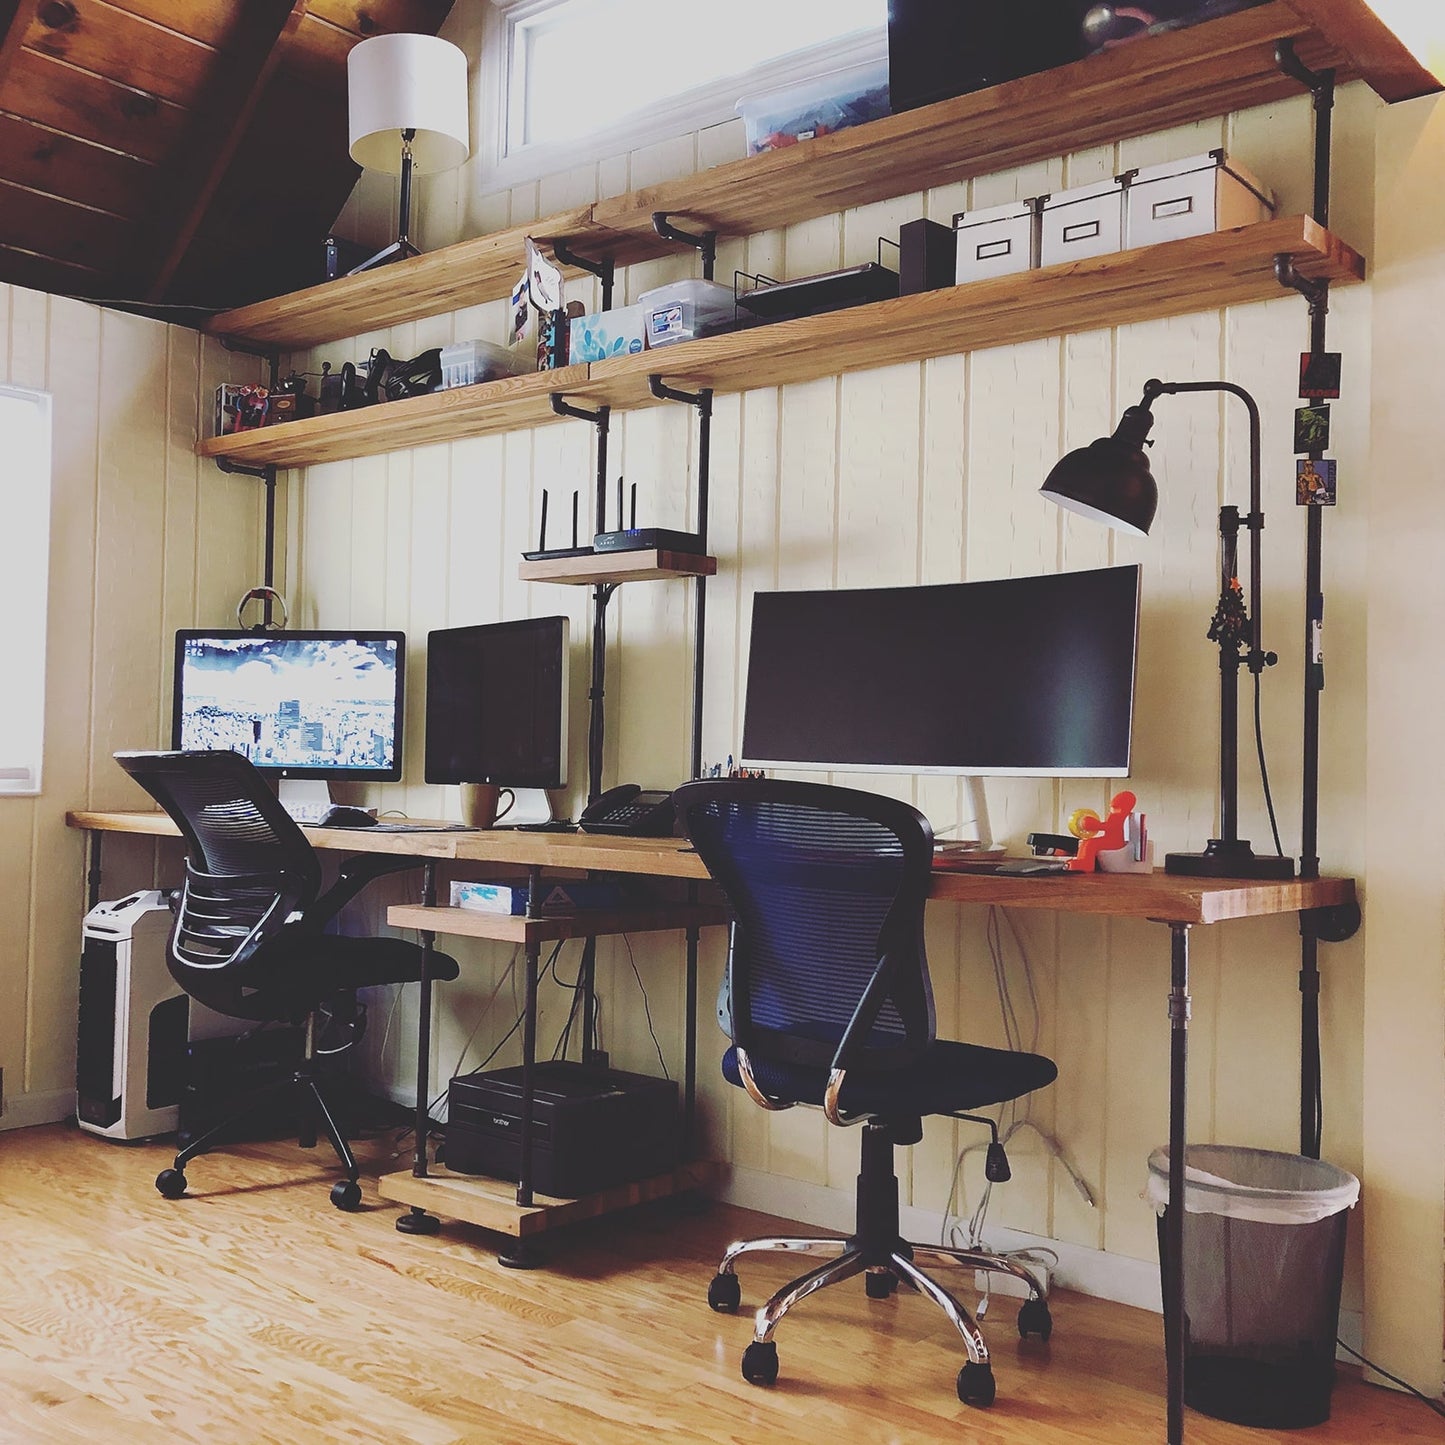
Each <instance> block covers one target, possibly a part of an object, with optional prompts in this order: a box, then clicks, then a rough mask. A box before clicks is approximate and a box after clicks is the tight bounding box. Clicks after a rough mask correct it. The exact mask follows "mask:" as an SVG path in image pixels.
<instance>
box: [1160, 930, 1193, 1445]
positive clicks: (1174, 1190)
mask: <svg viewBox="0 0 1445 1445" xmlns="http://www.w3.org/2000/svg"><path fill="white" fill-rule="evenodd" d="M1169 934H1170V978H1169V1206H1168V1212H1167V1219H1168V1223H1167V1226H1166V1244H1167V1249H1168V1253H1169V1256H1170V1258H1171V1260H1172V1261H1173V1268H1172V1270H1169V1271H1166V1277H1165V1288H1164V1316H1165V1330H1164V1337H1165V1346H1166V1351H1167V1365H1168V1372H1169V1385H1168V1440H1169V1445H1183V1440H1184V1353H1185V1352H1184V1344H1185V1339H1184V1333H1185V1330H1184V1321H1185V1314H1184V1304H1185V1301H1184V1150H1185V1142H1184V1136H1185V1107H1186V1104H1187V1102H1188V1097H1187V1085H1188V1072H1189V1009H1190V1004H1189V925H1188V924H1187V923H1171V924H1170V925H1169ZM1171 1321H1172V1328H1171V1325H1170V1322H1171Z"/></svg>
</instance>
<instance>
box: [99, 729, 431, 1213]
mask: <svg viewBox="0 0 1445 1445" xmlns="http://www.w3.org/2000/svg"><path fill="white" fill-rule="evenodd" d="M115 760H116V762H118V763H119V764H120V765H121V767H123V768H124V769H125V770H126V772H128V773H129V774H130V775H131V777H133V778H134V779H135V780H136V782H138V783H139V784H140V785H141V787H143V788H144V789H145V790H146V791H147V792H148V793H149V794H150V795H151V796H152V797H153V798H154V799H155V800H156V802H158V803H159V804H160V805H161V807H162V808H164V809H165V811H166V812H167V813H169V814H170V815H171V817H172V818H173V819H174V820H175V822H176V826H177V827H178V828H179V829H180V830H181V834H182V836H183V837H184V838H185V840H186V881H185V887H184V889H183V890H182V892H181V895H180V900H179V903H178V904H177V905H176V908H175V913H176V920H175V924H174V925H173V927H172V929H171V937H170V945H169V948H168V951H167V957H166V962H167V964H168V966H169V968H170V971H171V975H172V977H173V978H174V979H175V980H176V982H177V983H179V984H180V986H181V987H182V988H183V989H185V991H186V992H187V993H188V994H189V995H190V996H191V997H192V998H194V999H197V1000H198V1001H199V1002H201V1003H203V1004H205V1005H206V1007H207V1008H211V1009H214V1010H215V1011H216V1012H217V1013H221V1014H226V1015H227V1016H229V1017H231V1018H238V1019H252V1020H255V1021H256V1022H258V1023H288V1024H292V1025H299V1024H304V1025H305V1029H306V1034H305V1046H304V1049H303V1054H302V1059H301V1062H300V1064H299V1066H298V1067H297V1069H296V1072H295V1074H294V1076H293V1077H291V1078H289V1079H285V1080H282V1081H280V1082H279V1083H276V1084H273V1085H271V1086H270V1087H268V1088H266V1089H263V1090H261V1091H259V1092H258V1094H257V1095H256V1096H255V1098H254V1099H253V1100H252V1101H251V1104H250V1105H249V1107H248V1108H247V1109H245V1110H244V1111H243V1112H242V1113H241V1114H240V1115H238V1116H236V1117H234V1118H230V1119H227V1120H226V1121H225V1122H223V1123H221V1124H218V1125H217V1126H216V1127H215V1128H213V1129H209V1130H207V1131H206V1132H205V1133H204V1134H202V1135H201V1136H200V1137H199V1138H197V1139H194V1140H192V1141H190V1142H189V1143H187V1144H186V1145H185V1147H184V1148H182V1149H181V1151H180V1153H178V1154H177V1155H176V1161H175V1163H174V1165H172V1166H171V1167H170V1168H169V1169H163V1170H162V1171H161V1172H160V1174H159V1175H157V1176H156V1188H157V1189H158V1190H160V1192H161V1193H162V1194H163V1195H165V1197H166V1198H167V1199H179V1198H180V1196H181V1195H182V1194H184V1193H185V1190H186V1176H185V1167H186V1165H187V1163H189V1162H190V1160H192V1159H193V1158H195V1156H196V1155H197V1154H204V1153H206V1152H207V1151H208V1150H209V1149H210V1148H211V1147H212V1145H213V1144H214V1143H216V1142H217V1141H218V1140H219V1139H220V1138H221V1137H222V1136H223V1135H224V1134H226V1133H227V1132H229V1131H230V1130H231V1129H233V1128H234V1126H235V1125H236V1124H237V1123H238V1122H240V1119H242V1118H244V1117H245V1116H246V1115H247V1114H249V1113H251V1112H252V1111H253V1110H254V1109H256V1108H258V1107H259V1106H260V1105H262V1104H263V1103H265V1102H267V1101H268V1099H269V1098H270V1096H271V1095H272V1094H274V1093H275V1091H276V1090H277V1089H279V1088H291V1087H294V1088H296V1089H297V1090H298V1092H299V1094H300V1111H301V1128H300V1137H299V1142H300V1144H301V1146H302V1147H303V1148H310V1147H312V1146H313V1145H314V1144H315V1142H316V1124H317V1122H318V1121H319V1122H320V1123H321V1124H322V1126H323V1127H324V1128H325V1130H326V1136H327V1138H329V1139H330V1140H331V1147H332V1148H333V1149H335V1150H336V1155H337V1158H338V1159H340V1161H341V1165H342V1168H343V1169H345V1171H346V1178H345V1179H341V1180H338V1181H337V1183H336V1184H335V1185H334V1186H333V1187H332V1190H331V1202H332V1203H333V1204H334V1205H335V1206H336V1207H337V1208H338V1209H355V1208H357V1206H358V1205H359V1204H360V1203H361V1186H360V1185H359V1184H358V1183H357V1182H356V1179H357V1168H356V1160H355V1158H354V1157H353V1156H352V1153H351V1149H350V1146H349V1145H348V1144H347V1142H346V1139H345V1138H344V1136H343V1135H342V1133H341V1130H340V1129H339V1128H338V1127H337V1124H336V1120H335V1118H334V1116H333V1115H332V1112H331V1109H330V1108H329V1107H328V1105H327V1102H326V1099H325V1096H324V1095H323V1093H322V1090H321V1086H320V1083H319V1081H318V1079H317V1076H316V1044H317V1027H318V1018H319V1017H320V1016H321V1015H322V1012H323V1008H324V1007H325V1005H327V1004H328V1002H330V1001H332V1000H335V999H338V998H347V997H350V996H351V995H352V994H353V993H354V990H356V989H359V988H370V987H373V986H375V985H377V984H388V983H411V982H414V981H416V980H418V979H420V978H421V976H422V961H423V957H424V955H423V953H422V950H421V948H419V947H418V946H417V945H416V944H414V943H407V942H405V941H404V940H402V939H399V938H347V937H343V936H341V935H339V934H331V933H326V932H324V931H323V930H324V929H325V927H326V925H327V923H329V922H330V921H331V920H332V919H333V918H335V917H336V915H337V913H339V912H340V910H341V908H342V906H343V905H344V904H346V903H347V902H348V901H349V900H350V899H352V898H354V897H355V896H356V894H357V893H358V892H360V890H361V889H362V888H364V887H365V886H366V885H367V884H368V883H370V882H371V881H372V880H373V879H375V878H379V877H381V876H382V875H383V874H386V873H396V872H399V871H401V870H403V869H406V868H416V867H419V866H420V865H421V860H420V859H415V858H399V857H391V856H388V855H386V854H379V853H373V854H366V855H363V856H361V857H356V858H349V859H347V860H346V862H345V863H343V864H342V866H341V871H340V875H339V876H338V878H337V880H336V882H335V883H334V884H333V885H332V887H331V888H329V889H328V890H327V891H326V892H325V893H321V865H320V863H319V861H318V860H317V857H316V854H315V852H314V851H313V850H312V847H311V844H310V843H309V842H308V841H307V839H306V835H305V834H304V833H303V832H302V831H301V829H300V828H299V827H298V826H297V824H296V822H295V820H294V819H293V818H292V817H291V815H290V814H289V813H287V811H286V810H285V809H284V808H283V807H282V806H281V804H280V803H279V802H278V801H277V799H276V795H275V793H273V792H272V791H271V789H270V788H269V787H268V786H267V784H266V780H265V779H264V778H263V777H262V776H261V774H260V773H259V772H257V771H256V769H255V767H254V766H253V765H252V764H251V763H250V762H249V761H248V760H247V759H246V758H244V757H242V756H241V755H240V754H239V753H230V752H175V753H117V754H116V755H115ZM457 971H458V970H457V965H456V963H455V961H454V960H453V959H451V958H448V957H447V956H446V955H445V954H440V953H433V954H432V968H431V976H432V977H433V978H437V979H452V978H455V977H456V976H457Z"/></svg>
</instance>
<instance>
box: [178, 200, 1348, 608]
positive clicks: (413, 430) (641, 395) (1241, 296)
mask: <svg viewBox="0 0 1445 1445" xmlns="http://www.w3.org/2000/svg"><path fill="white" fill-rule="evenodd" d="M1278 255H1289V256H1291V257H1293V258H1294V262H1295V265H1296V267H1297V268H1298V269H1299V270H1300V271H1301V272H1303V273H1304V274H1305V275H1307V276H1312V277H1327V278H1328V279H1329V280H1330V281H1332V282H1335V283H1339V284H1349V283H1352V282H1357V281H1361V280H1363V279H1364V274H1365V263H1364V260H1363V258H1361V256H1360V255H1359V254H1358V253H1357V252H1355V251H1353V250H1351V249H1350V247H1348V246H1346V245H1345V244H1344V242H1343V241H1341V240H1339V238H1338V237H1336V236H1334V235H1332V234H1331V233H1330V232H1329V231H1326V230H1325V229H1324V228H1323V227H1322V226H1318V225H1316V224H1315V222H1314V221H1312V220H1310V219H1309V217H1307V216H1290V217H1285V218H1283V219H1281V220H1275V221H1263V222H1260V223H1259V224H1257V225H1253V226H1242V227H1240V228H1238V229H1237V230H1233V231H1220V232H1216V233H1214V234H1212V235H1208V236H1191V237H1189V238H1187V239H1185V240H1182V241H1166V242H1164V243H1162V244H1160V245H1157V246H1146V247H1142V248H1140V249H1139V250H1135V251H1122V252H1118V253H1116V254H1114V255H1110V256H1097V257H1093V258H1091V259H1090V260H1086V261H1074V262H1069V263H1067V264H1065V265H1062V266H1049V267H1045V268H1044V269H1043V270H1038V271H1026V272H1023V273H1021V274H1020V275H1016V276H1000V277H996V278H994V279H992V280H988V281H975V282H973V283H971V284H970V285H967V286H951V287H947V288H945V289H944V290H941V291H928V292H924V293H923V294H921V295H917V296H900V297H899V298H898V299H897V300H893V301H877V302H874V303H873V304H872V305H869V306H855V307H852V308H851V309H849V310H847V311H834V312H830V313H828V314H827V315H823V316H810V317H804V318H801V319H799V320H796V321H780V322H777V323H775V324H773V325H771V326H761V327H757V328H754V329H752V330H748V331H734V332H729V333H727V334H726V335H722V336H707V337H703V338H702V339H700V340H698V341H688V342H683V343H681V344H679V345H676V346H669V347H667V348H665V349H663V350H658V351H647V352H642V353H640V354H639V355H636V356H623V357H616V358H614V359H612V360H609V361H602V362H597V363H595V364H594V365H592V366H570V367H566V368H563V369H561V370H558V371H543V372H534V373H532V374H530V375H527V376H518V377H508V378H505V379H503V380H501V381H494V382H487V383H485V384H483V385H481V386H471V387H463V388H460V389H458V390H455V391H443V392H436V393H434V394H433V395H431V396H419V397H412V398H411V399H410V400H407V401H395V402H387V403H385V404H383V405H379V406H372V407H367V408H364V409H363V410H361V411H352V412H339V413H336V414H334V415H332V416H323V417H312V418H310V419H308V420H306V421H294V422H285V423H282V424H281V425H279V426H274V427H262V428H261V429H260V430H259V431H249V432H240V433H238V434H236V435H233V436H224V437H213V438H211V439H210V440H208V441H204V442H202V443H201V445H200V447H199V451H200V453H201V455H202V456H209V457H229V458H231V459H232V460H234V461H237V462H243V463H245V464H247V465H250V466H261V465H267V464H271V465H275V466H306V465H310V464H313V463H316V462H329V461H339V460H343V459H345V458H347V457H357V456H363V455H368V454H370V453H374V452H383V451H396V450H399V449H401V448H405V447H414V446H424V445H426V444H428V443H431V442H439V441H445V440H448V439H451V438H457V437H465V436H475V435H479V434H482V433H486V432H497V431H510V430H514V429H516V428H519V427H529V426H539V425H541V424H543V423H545V422H552V421H555V420H556V419H557V418H556V414H555V413H554V412H553V410H552V407H551V402H550V399H549V397H550V394H551V393H553V392H555V393H558V394H561V393H566V394H567V395H569V396H572V397H579V398H582V399H583V400H585V401H588V402H591V403H599V404H600V403H604V402H605V403H606V404H607V405H609V406H611V407H614V408H616V409H618V410H631V409H637V408H641V407H648V406H657V405H659V404H660V403H659V402H658V400H657V398H656V397H654V396H653V395H652V392H651V390H650V389H649V387H648V383H647V378H648V375H649V374H650V373H661V374H663V375H664V376H665V377H666V378H667V379H668V381H669V382H671V383H683V384H686V385H690V386H693V387H700V386H710V387H712V388H713V390H714V391H716V392H719V393H727V392H737V391H745V390H749V389H752V388H754V387H763V386H781V385H785V384H787V383H789V382H796V381H810V380H812V379H814V378H815V377H819V376H830V375H834V374H836V373H839V372H847V371H860V370H865V369H868V368H871V367H879V366H891V365H894V364H895V363H898V362H904V361H919V360H923V359H924V358H926V357H930V356H948V355H953V354H956V353H959V352H965V351H974V350H979V349H982V348H985V347H990V346H1002V345H1008V344H1012V343H1016V342H1023V341H1033V340H1036V339H1038V338H1039V337H1043V336H1055V335H1066V334H1068V333H1070V332H1075V331H1090V330H1094V329H1097V328H1101V327H1108V326H1121V325H1125V324H1127V323H1128V322H1132V321H1145V320H1152V319H1156V318H1159V317H1167V316H1182V315H1187V314H1188V313H1190V312H1194V311H1206V310H1213V309H1215V308H1217V307H1220V306H1233V305H1238V304H1241V303H1243V302H1248V301H1262V300H1267V299H1269V298H1270V297H1273V296H1279V295H1283V294H1285V293H1284V292H1283V291H1282V289H1281V287H1280V284H1279V282H1278V281H1277V280H1276V279H1275V274H1274V262H1275V257H1276V256H1278ZM584 560H585V559H584ZM538 580H540V579H538Z"/></svg>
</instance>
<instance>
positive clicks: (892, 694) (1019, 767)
mask: <svg viewBox="0 0 1445 1445" xmlns="http://www.w3.org/2000/svg"><path fill="white" fill-rule="evenodd" d="M1139 573H1140V569H1139V568H1138V567H1137V566H1134V567H1106V568H1100V569H1098V570H1096V571H1092V572H1060V573H1055V574H1053V575H1050V576H1044V577H1009V578H1003V579H1000V580H997V581H988V582H959V583H950V584H947V585H944V586H936V587H882V588H870V589H866V590H860V591H828V592H760V593H759V594H758V595H757V596H756V597H755V598H754V599H753V624H752V645H751V650H750V652H749V657H748V681H747V700H746V705H745V709H744V719H743V744H742V747H743V758H744V761H745V762H747V763H748V764H749V765H750V766H756V767H765V768H799V769H810V768H822V769H827V770H829V771H833V770H840V771H848V770H852V771H855V772H907V773H932V772H938V773H962V774H972V775H975V776H980V777H1000V776H1007V775H1019V776H1025V777H1029V776H1032V777H1121V776H1124V775H1126V774H1127V773H1128V771H1129V742H1130V727H1131V721H1132V717H1133V704H1134V658H1135V651H1136V645H1137V638H1138V631H1139Z"/></svg>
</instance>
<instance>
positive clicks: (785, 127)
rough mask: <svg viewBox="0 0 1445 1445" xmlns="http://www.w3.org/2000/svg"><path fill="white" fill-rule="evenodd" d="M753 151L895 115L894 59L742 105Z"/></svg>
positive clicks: (747, 100) (739, 107)
mask: <svg viewBox="0 0 1445 1445" xmlns="http://www.w3.org/2000/svg"><path fill="white" fill-rule="evenodd" d="M737 112H738V114H739V115H740V116H742V118H743V129H744V131H745V132H746V133H747V139H748V154H749V155H750V156H755V155H757V154H758V153H759V152H760V151H773V150H778V149H779V148H780V147H782V146H790V145H796V144H797V143H798V142H799V141H800V140H812V138H813V137H814V136H817V135H828V134H829V133H830V132H832V131H835V130H846V129H847V128H848V127H849V126H852V125H863V124H864V123H865V122H866V121H870V120H877V119H878V118H879V117H880V116H885V115H888V114H889V107H888V61H887V59H886V58H885V59H882V60H875V61H869V62H868V63H867V64H866V65H850V66H849V67H847V69H845V70H830V71H828V72H827V74H826V75H818V76H815V77H814V78H813V79H812V80H807V81H802V82H800V83H799V84H797V85H789V86H785V87H784V88H783V89H781V90H771V91H768V92H767V93H766V94H763V95H754V96H745V97H744V98H743V99H742V100H740V101H738V103H737Z"/></svg>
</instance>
